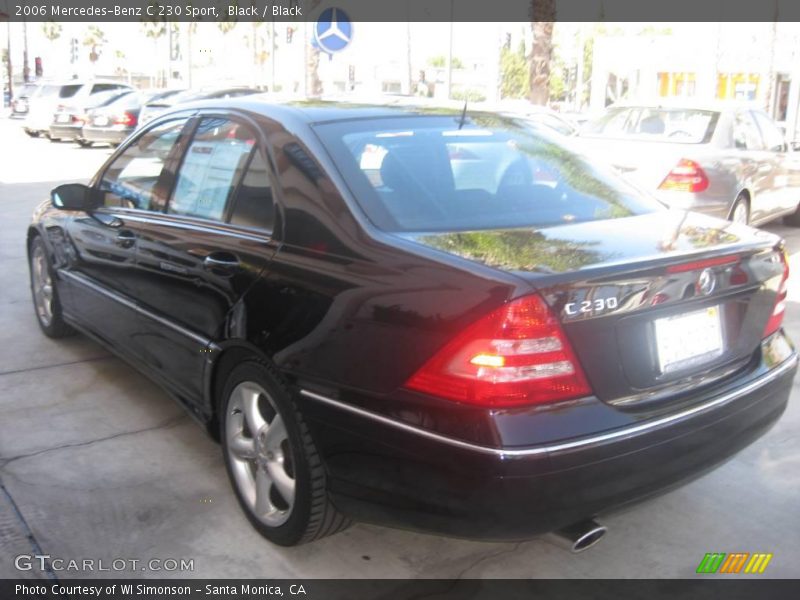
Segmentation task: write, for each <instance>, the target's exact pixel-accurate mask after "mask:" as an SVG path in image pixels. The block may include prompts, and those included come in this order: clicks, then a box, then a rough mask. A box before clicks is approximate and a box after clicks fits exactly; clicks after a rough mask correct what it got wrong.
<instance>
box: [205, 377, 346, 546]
mask: <svg viewBox="0 0 800 600" xmlns="http://www.w3.org/2000/svg"><path fill="white" fill-rule="evenodd" d="M220 408H221V410H220V415H221V418H220V427H221V431H220V439H221V441H222V453H223V456H224V459H225V468H226V469H227V471H228V477H229V479H230V482H231V485H232V486H233V489H234V491H235V493H236V497H237V499H238V501H239V504H240V505H241V507H242V509H243V510H244V512H245V515H246V516H247V518H248V520H249V521H250V523H251V524H252V525H253V527H254V528H255V529H256V530H257V531H258V532H259V533H260V534H261V535H262V536H264V537H265V538H267V539H268V540H269V541H271V542H273V543H275V544H278V545H281V546H294V545H298V544H304V543H307V542H311V541H313V540H317V539H320V538H323V537H325V536H328V535H331V534H333V533H336V532H338V531H341V530H342V529H345V528H346V527H347V526H348V525H349V524H350V521H349V519H347V518H346V517H344V516H343V515H342V514H341V513H339V512H338V511H337V510H336V508H335V507H334V506H333V504H332V503H331V501H330V499H329V498H328V492H327V487H326V474H325V468H324V466H323V464H322V461H321V459H320V456H319V453H318V452H317V449H316V446H315V445H314V441H313V440H312V439H311V435H310V433H309V430H308V427H307V425H306V423H305V421H304V419H303V416H302V415H301V414H300V412H299V410H298V409H297V407H296V406H295V405H294V402H293V401H292V396H291V393H290V391H289V389H288V387H287V386H286V385H285V384H283V383H282V382H281V379H280V377H279V375H278V374H277V372H276V371H275V370H274V368H272V367H271V366H270V365H268V364H267V363H265V362H261V361H248V362H244V363H242V364H240V365H239V366H237V367H236V368H234V369H233V370H232V371H231V373H230V375H229V376H228V378H227V380H226V383H225V386H224V388H223V392H222V398H221V407H220Z"/></svg>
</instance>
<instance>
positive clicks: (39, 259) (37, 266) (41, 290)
mask: <svg viewBox="0 0 800 600" xmlns="http://www.w3.org/2000/svg"><path fill="white" fill-rule="evenodd" d="M31 273H32V275H33V303H34V306H35V307H36V314H37V316H38V317H39V320H40V321H41V322H42V325H44V326H45V327H47V326H49V325H50V323H51V322H52V321H53V280H52V279H51V278H50V269H49V268H48V265H47V257H46V256H45V253H44V248H42V245H41V244H36V245H35V247H34V248H33V254H32V256H31Z"/></svg>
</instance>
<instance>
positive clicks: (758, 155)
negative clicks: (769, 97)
mask: <svg viewBox="0 0 800 600" xmlns="http://www.w3.org/2000/svg"><path fill="white" fill-rule="evenodd" d="M733 140H734V147H735V149H734V153H735V155H736V157H737V159H738V163H739V165H740V167H739V169H738V171H739V187H740V188H747V189H749V191H750V222H752V223H757V222H759V221H763V220H765V219H768V218H769V217H770V215H771V214H772V213H773V211H774V210H775V205H776V199H775V194H774V191H773V185H774V184H773V178H774V174H775V173H774V172H775V159H774V156H773V155H772V153H770V152H767V149H766V147H765V145H764V140H763V138H762V137H761V131H760V130H759V129H758V126H757V125H756V122H755V120H754V119H753V115H752V113H751V112H750V111H749V110H740V111H737V112H736V113H735V115H734V121H733ZM731 202H733V198H731Z"/></svg>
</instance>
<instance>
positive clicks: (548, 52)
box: [528, 0, 556, 105]
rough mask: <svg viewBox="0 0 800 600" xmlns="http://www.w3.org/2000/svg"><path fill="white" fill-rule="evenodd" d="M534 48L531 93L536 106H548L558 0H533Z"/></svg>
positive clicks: (531, 60)
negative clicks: (554, 24)
mask: <svg viewBox="0 0 800 600" xmlns="http://www.w3.org/2000/svg"><path fill="white" fill-rule="evenodd" d="M531 14H532V16H533V20H532V21H531V30H532V32H533V47H532V48H531V53H530V56H529V62H528V68H529V70H530V74H531V76H530V91H529V92H528V98H529V99H530V101H531V102H533V103H534V104H542V105H544V104H547V101H548V100H549V99H550V61H551V60H552V58H553V21H555V20H556V0H531Z"/></svg>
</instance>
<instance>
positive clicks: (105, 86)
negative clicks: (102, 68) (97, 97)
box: [89, 83, 122, 94]
mask: <svg viewBox="0 0 800 600" xmlns="http://www.w3.org/2000/svg"><path fill="white" fill-rule="evenodd" d="M121 87H122V86H120V85H118V84H116V83H95V84H94V85H93V86H92V91H91V92H89V93H90V94H99V93H100V92H110V91H113V90H119V89H121Z"/></svg>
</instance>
